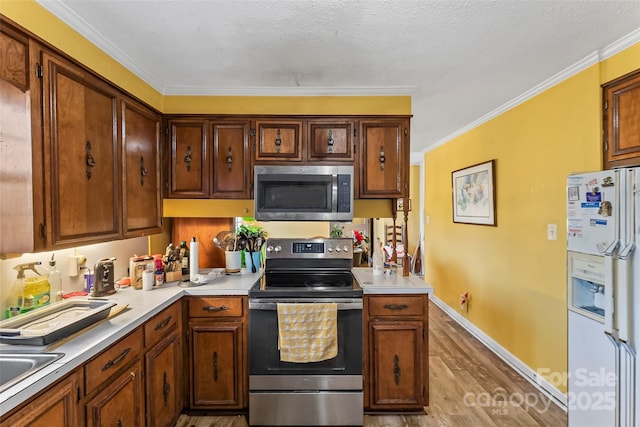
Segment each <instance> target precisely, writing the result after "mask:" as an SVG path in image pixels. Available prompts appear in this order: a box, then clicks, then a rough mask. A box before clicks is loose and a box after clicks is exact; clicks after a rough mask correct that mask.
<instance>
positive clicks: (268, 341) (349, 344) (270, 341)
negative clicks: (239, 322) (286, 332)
mask: <svg viewBox="0 0 640 427" xmlns="http://www.w3.org/2000/svg"><path fill="white" fill-rule="evenodd" d="M277 301H278V302H300V303H313V302H336V303H338V324H337V326H338V355H337V356H336V357H334V358H332V359H329V360H323V361H320V362H310V363H292V362H282V361H281V360H280V351H279V350H278V314H277V302H276V301H275V300H273V299H266V298H265V299H250V300H249V375H250V376H253V380H252V379H251V378H250V383H251V381H253V382H254V383H255V381H256V376H269V377H273V376H295V375H303V376H306V377H308V376H327V375H329V376H362V299H359V298H354V299H344V300H341V299H326V298H325V299H322V298H314V299H297V300H291V299H278V300H277ZM273 380H274V378H271V379H270V380H269V382H270V383H272V384H273V383H274V381H273ZM361 384H362V383H361V380H360V386H361ZM250 388H252V387H251V384H250ZM260 388H262V387H260Z"/></svg>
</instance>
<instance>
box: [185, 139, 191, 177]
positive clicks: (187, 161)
mask: <svg viewBox="0 0 640 427" xmlns="http://www.w3.org/2000/svg"><path fill="white" fill-rule="evenodd" d="M184 163H185V164H186V165H187V172H191V146H190V145H188V146H187V154H186V155H185V156H184Z"/></svg>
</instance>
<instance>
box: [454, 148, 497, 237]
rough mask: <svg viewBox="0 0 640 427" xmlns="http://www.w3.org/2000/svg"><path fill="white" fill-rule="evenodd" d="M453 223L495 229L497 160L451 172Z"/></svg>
mask: <svg viewBox="0 0 640 427" xmlns="http://www.w3.org/2000/svg"><path fill="white" fill-rule="evenodd" d="M451 185H452V199H453V222H454V223H462V224H478V225H490V226H496V225H497V222H496V197H495V187H496V178H495V159H494V160H489V161H487V162H484V163H478V164H476V165H473V166H468V167H466V168H463V169H458V170H456V171H453V172H451Z"/></svg>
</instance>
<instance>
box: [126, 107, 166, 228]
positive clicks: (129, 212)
mask: <svg viewBox="0 0 640 427" xmlns="http://www.w3.org/2000/svg"><path fill="white" fill-rule="evenodd" d="M121 109H122V112H121V114H122V153H123V155H122V169H123V173H122V191H123V193H122V194H123V195H122V201H123V222H124V223H123V225H124V235H125V237H133V236H144V235H147V234H154V233H159V232H160V231H161V228H162V226H161V224H160V219H161V216H162V215H161V209H162V208H161V205H160V203H161V194H162V189H161V184H160V116H158V115H157V114H155V113H154V112H153V111H151V110H149V109H148V108H145V107H143V106H141V105H139V104H137V103H133V102H129V101H122V102H121Z"/></svg>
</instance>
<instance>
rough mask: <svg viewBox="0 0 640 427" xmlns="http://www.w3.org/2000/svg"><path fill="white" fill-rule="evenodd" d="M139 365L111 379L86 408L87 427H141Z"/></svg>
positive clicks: (142, 410) (142, 418)
mask: <svg viewBox="0 0 640 427" xmlns="http://www.w3.org/2000/svg"><path fill="white" fill-rule="evenodd" d="M141 374H142V369H141V363H140V361H137V362H136V363H135V364H133V365H132V366H131V368H129V369H127V370H126V371H124V372H123V373H122V374H120V375H119V376H117V377H116V378H114V379H113V380H112V381H111V382H110V383H109V385H108V386H107V387H106V388H105V389H104V390H102V391H101V392H100V393H98V394H97V395H96V396H95V397H94V398H93V399H91V400H89V401H88V402H87V404H86V417H87V420H86V421H87V424H86V425H87V427H99V426H123V427H125V426H127V427H129V426H131V427H133V426H140V427H142V426H144V422H145V421H144V403H143V395H142V375H141Z"/></svg>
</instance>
